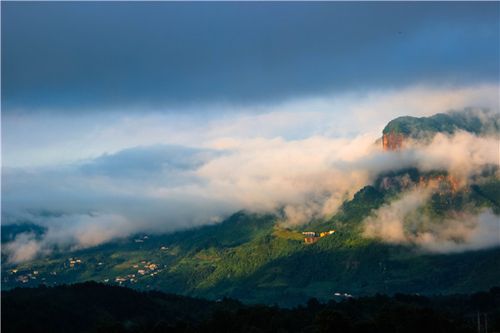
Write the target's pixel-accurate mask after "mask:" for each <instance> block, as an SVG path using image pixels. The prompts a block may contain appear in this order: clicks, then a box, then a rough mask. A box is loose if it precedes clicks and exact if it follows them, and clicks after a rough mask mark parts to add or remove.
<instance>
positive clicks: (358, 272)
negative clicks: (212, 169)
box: [2, 170, 500, 305]
mask: <svg viewBox="0 0 500 333" xmlns="http://www.w3.org/2000/svg"><path fill="white" fill-rule="evenodd" d="M415 172H418V171H415V170H402V171H400V172H397V173H393V174H392V175H390V176H391V177H398V176H401V175H402V174H411V173H415ZM417 176H418V177H420V176H421V175H420V174H418V175H417V174H415V175H414V177H417ZM379 183H380V182H375V183H374V185H373V186H367V187H365V188H363V189H362V190H360V191H359V192H358V193H357V194H356V195H355V196H354V198H353V199H352V200H349V201H346V202H345V203H344V204H343V206H342V207H341V209H340V211H339V212H338V213H337V214H336V215H335V216H334V217H333V218H331V219H329V220H325V221H315V222H313V223H311V224H310V225H308V226H306V227H304V228H303V229H312V230H315V231H323V230H329V229H335V230H337V232H336V233H335V234H333V235H330V236H326V237H324V238H321V239H320V240H319V241H318V242H317V243H315V244H311V245H308V244H304V242H303V239H302V235H301V234H300V231H299V230H288V229H283V228H280V227H278V225H277V220H278V218H277V217H275V216H273V215H259V214H251V213H247V212H239V213H237V214H234V215H233V216H231V217H229V218H228V219H227V220H225V221H224V222H222V223H220V224H215V225H210V226H205V227H201V228H198V229H194V230H186V231H181V232H177V233H174V234H169V235H162V236H151V235H150V236H148V237H147V238H146V239H144V237H143V235H138V236H136V237H133V238H131V239H127V240H124V241H121V242H116V243H113V244H107V245H104V246H100V247H96V248H92V249H87V250H82V251H77V252H73V253H70V254H66V255H62V254H60V253H59V254H55V255H53V256H51V257H49V258H45V259H39V260H35V261H33V262H29V263H24V264H21V265H17V266H16V268H17V269H18V271H17V272H16V273H15V274H13V273H12V272H11V271H10V270H9V269H12V267H8V266H7V265H3V267H2V269H3V283H2V287H3V288H11V287H13V286H17V285H36V284H38V283H40V282H43V283H46V284H49V285H50V284H55V283H68V282H78V281H86V280H96V281H100V282H102V281H107V282H108V283H119V282H115V279H116V278H117V277H123V278H126V281H124V282H122V284H123V285H126V286H131V287H134V288H139V289H159V290H163V291H168V292H174V293H178V294H184V295H190V296H202V297H208V298H212V299H217V298H220V297H223V296H229V297H234V298H238V299H241V300H244V301H246V302H255V303H257V302H263V303H279V304H282V305H293V304H297V303H301V302H304V301H305V300H307V299H308V298H309V297H311V296H314V297H317V298H319V299H328V298H330V297H331V296H332V295H333V293H335V292H342V293H344V292H346V293H350V294H353V295H366V294H374V293H377V292H385V293H395V292H406V293H423V294H426V293H427V294H431V293H452V292H473V291H478V290H485V289H487V288H490V287H492V286H494V285H495V284H498V281H500V268H499V267H500V249H490V250H483V251H473V252H465V253H457V254H447V255H445V254H439V255H438V254H429V253H425V252H422V251H420V250H419V249H418V248H416V247H412V246H399V245H389V244H385V243H381V242H379V241H377V240H375V239H367V238H363V237H362V236H361V234H360V233H361V230H362V229H361V223H360V222H361V221H362V220H363V218H365V217H366V216H368V215H369V214H371V213H372V212H373V209H376V208H378V207H380V206H381V205H382V204H384V203H386V202H389V201H390V200H392V199H393V198H394V196H397V195H398V193H400V191H403V190H404V189H399V188H398V191H396V192H394V191H392V190H391V189H385V190H382V189H380V188H377V186H380V184H379ZM498 184H499V181H498V180H497V179H492V180H490V181H489V182H485V183H477V184H475V185H474V186H472V187H471V188H470V190H468V191H465V192H464V193H455V194H450V193H443V194H440V195H442V196H448V198H447V199H446V200H435V201H431V202H430V203H429V207H430V208H429V209H432V210H434V211H437V212H442V211H446V210H447V209H454V205H455V204H456V202H455V201H457V202H460V203H461V204H463V202H467V203H473V206H474V207H479V206H488V207H492V208H493V209H494V210H495V211H498V208H499V207H498ZM443 202H444V203H445V204H444V205H443ZM447 205H448V206H447ZM139 238H140V239H141V240H142V242H136V240H137V239H139ZM69 257H72V258H73V259H76V258H77V259H80V260H81V263H79V264H75V265H74V267H70V264H69V261H68V260H69ZM150 263H154V264H155V265H157V267H156V268H155V269H154V270H148V269H144V265H148V264H150ZM141 269H144V270H146V271H147V272H146V273H145V274H144V275H142V274H139V273H138V270H141ZM35 270H36V271H38V274H37V275H34V274H33V271H35ZM27 274H32V277H35V278H36V279H32V278H30V279H29V281H28V282H26V283H22V282H19V281H16V278H18V277H19V276H20V275H25V276H26V275H27ZM54 274H55V275H54ZM129 274H134V275H135V276H134V277H131V276H128V277H127V275H129ZM151 274H153V275H151ZM107 279H109V280H107ZM131 279H132V281H131Z"/></svg>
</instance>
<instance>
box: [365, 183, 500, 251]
mask: <svg viewBox="0 0 500 333" xmlns="http://www.w3.org/2000/svg"><path fill="white" fill-rule="evenodd" d="M432 193H433V191H432V189H431V188H416V189H413V190H411V191H409V192H407V193H405V194H404V195H403V196H402V197H401V198H399V199H398V200H395V201H393V202H391V203H390V204H387V205H384V206H382V207H381V208H379V209H378V210H376V211H375V212H374V213H373V215H372V216H370V217H368V218H367V219H366V220H365V221H364V222H363V223H364V236H365V237H369V238H378V239H380V240H382V241H384V242H387V243H392V244H406V245H416V246H419V247H420V248H423V249H424V250H426V251H429V252H446V253H448V252H461V251H466V250H478V249H484V248H490V247H495V246H500V219H499V217H498V216H497V215H495V214H493V212H492V211H491V210H490V209H483V210H482V211H480V212H475V213H473V212H450V213H448V214H447V216H446V217H444V218H436V217H434V218H433V217H430V216H429V215H428V214H425V213H424V212H423V211H421V210H420V211H419V209H422V208H423V206H424V205H425V204H426V203H427V201H428V200H429V198H430V196H431V194H432Z"/></svg>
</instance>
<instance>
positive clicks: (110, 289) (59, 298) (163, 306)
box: [2, 282, 500, 333]
mask: <svg viewBox="0 0 500 333" xmlns="http://www.w3.org/2000/svg"><path fill="white" fill-rule="evenodd" d="M478 319H479V323H478ZM478 324H479V326H478ZM478 327H479V328H480V331H481V332H496V331H499V330H500V288H492V289H491V290H490V291H489V292H481V293H475V294H471V295H458V294H457V295H447V296H433V297H424V296H419V295H405V294H395V295H393V296H385V295H374V296H369V297H360V298H354V297H348V296H339V297H338V299H336V300H334V299H332V300H330V301H328V302H319V301H318V300H317V299H315V298H311V299H310V300H309V301H308V302H307V303H306V304H303V305H300V306H297V307H294V308H280V307H278V306H266V305H245V304H243V303H241V302H239V301H236V300H232V299H228V298H224V299H219V300H216V301H208V300H204V299H199V298H191V297H185V296H178V295H173V294H166V293H163V292H158V291H147V292H140V291H136V290H133V289H130V288H126V287H118V286H109V285H105V284H100V283H96V282H86V283H81V284H74V285H61V286H57V287H46V286H39V287H37V288H15V289H13V290H10V291H3V292H2V331H3V332H4V333H9V332H54V333H56V332H342V333H349V332H352V333H355V332H356V333H358V332H359V333H361V332H370V333H375V332H384V333H390V332H408V333H411V332H419V333H420V332H427V333H431V332H477V331H478Z"/></svg>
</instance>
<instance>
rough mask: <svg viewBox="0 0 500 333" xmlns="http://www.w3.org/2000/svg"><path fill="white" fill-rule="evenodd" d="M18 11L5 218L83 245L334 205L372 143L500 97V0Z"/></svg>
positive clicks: (8, 7) (43, 5) (36, 5)
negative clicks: (249, 213)
mask: <svg viewBox="0 0 500 333" xmlns="http://www.w3.org/2000/svg"><path fill="white" fill-rule="evenodd" d="M1 9H2V12H1V16H2V22H1V29H2V32H1V37H2V41H1V43H2V51H1V52H2V54H1V56H2V58H1V65H2V72H1V79H2V98H1V108H2V126H1V130H2V223H4V224H5V223H17V222H18V221H25V220H30V221H34V222H35V223H40V224H44V225H52V226H54V227H53V228H54V229H53V230H62V231H61V232H60V234H58V235H59V236H53V239H57V240H60V239H61V238H65V239H73V241H74V243H75V244H77V246H79V245H78V244H80V245H81V246H84V245H82V244H87V245H88V244H91V245H92V244H96V242H97V241H96V240H95V239H92V237H91V235H90V234H89V235H88V237H87V238H85V239H84V240H81V239H79V238H78V237H77V236H76V234H81V233H82V230H94V231H95V232H94V234H98V233H100V234H101V235H108V236H107V237H104V238H102V237H101V238H98V240H99V242H104V241H107V240H109V239H112V238H114V237H121V236H127V235H129V234H131V233H133V232H138V231H151V232H163V231H169V230H174V229H177V228H185V227H189V226H193V225H199V224H204V223H214V222H216V221H219V220H220V219H222V218H223V217H224V216H227V214H230V213H231V212H234V211H236V210H239V209H251V210H257V211H262V210H272V209H276V208H277V207H283V206H285V207H287V212H288V213H287V214H288V217H289V220H290V221H291V222H290V223H300V221H303V220H305V219H307V218H310V217H311V216H317V215H318V214H320V215H321V214H331V213H332V212H333V211H335V209H336V207H337V206H338V204H339V202H341V201H342V200H343V199H345V197H346V196H347V197H348V196H349V195H352V192H355V191H356V190H357V189H359V187H360V186H362V185H363V184H364V182H366V181H369V180H370V177H372V172H370V170H369V169H370V168H375V169H376V170H382V169H383V168H384V166H383V165H385V164H384V163H386V162H387V161H385V162H380V163H378V162H373V164H372V163H371V162H370V163H368V162H366V159H367V158H368V160H370V158H371V159H372V160H373V161H375V160H377V161H378V157H377V156H378V155H376V154H377V153H374V152H373V150H372V144H373V142H374V141H375V140H376V139H377V138H379V137H380V133H381V130H382V128H383V127H384V125H385V124H386V123H387V122H388V121H390V120H391V119H393V118H395V117H397V116H402V115H412V116H427V115H432V114H435V113H438V112H445V111H448V110H451V109H463V108H465V107H474V108H488V109H491V110H493V111H494V112H498V109H499V94H498V93H499V75H500V63H499V59H500V54H499V53H500V23H499V22H500V21H499V20H498V15H499V12H500V3H498V2H438V3H434V2H419V3H415V2H414V3H409V2H384V3H375V2H355V3H347V2H316V3H303V2H288V3H286V2H268V3H265V2H246V3H235V2H234V3H229V2H213V3H205V2H191V3H183V2H149V3H140V2H107V3H98V2H5V1H4V2H2V4H1ZM460 142H465V141H460ZM472 146H473V147H474V145H472ZM486 146H487V147H489V149H490V150H488V151H489V152H491V149H492V148H491V147H492V146H491V143H490V142H488V143H487V144H486ZM493 148H494V146H493ZM464 149H465V148H464ZM478 149H479V148H478ZM478 151H479V150H474V152H476V153H477V152H478ZM493 151H494V150H493ZM373 154H375V155H373ZM486 155H488V154H486ZM493 155H494V153H493ZM367 156H368V157H367ZM490 157H491V153H490ZM493 157H494V156H493ZM480 160H481V161H483V162H484V161H488V159H487V158H486V159H480ZM457 163H458V162H457ZM346 165H350V167H351V168H352V170H351V171H346ZM368 166H369V167H368ZM367 168H368V169H367ZM325 179H328V180H327V181H325ZM339 180H342V181H339ZM325 193H327V194H325ZM40 212H44V213H43V214H41V213H40ZM47 212H48V213H47ZM42 215H43V216H44V217H42ZM47 216H48V217H47ZM61 226H64V227H61ZM104 231H106V232H104ZM94 234H92V235H94ZM61 235H64V237H63V236H61ZM28 241H30V240H29V239H28ZM99 242H97V243H99ZM48 244H49V245H50V244H51V243H50V242H48ZM38 245H40V244H38ZM40 246H41V245H40ZM31 248H33V247H31ZM35 248H36V247H35Z"/></svg>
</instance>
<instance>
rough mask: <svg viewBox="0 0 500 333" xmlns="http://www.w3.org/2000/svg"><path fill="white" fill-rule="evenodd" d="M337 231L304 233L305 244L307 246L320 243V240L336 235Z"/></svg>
mask: <svg viewBox="0 0 500 333" xmlns="http://www.w3.org/2000/svg"><path fill="white" fill-rule="evenodd" d="M334 233H335V230H329V231H324V232H319V233H318V232H315V231H304V232H303V233H302V235H304V236H305V237H304V243H306V244H313V243H316V242H317V241H318V239H320V238H322V237H325V236H328V235H331V234H334Z"/></svg>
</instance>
